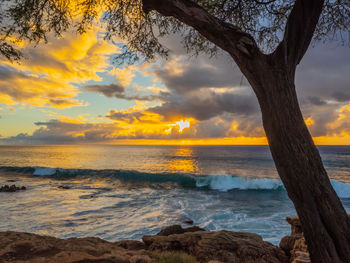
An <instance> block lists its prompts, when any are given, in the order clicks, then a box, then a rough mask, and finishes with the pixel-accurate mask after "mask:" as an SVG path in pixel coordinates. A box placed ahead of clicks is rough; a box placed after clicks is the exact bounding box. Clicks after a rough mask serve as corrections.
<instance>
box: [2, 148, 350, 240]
mask: <svg viewBox="0 0 350 263" xmlns="http://www.w3.org/2000/svg"><path fill="white" fill-rule="evenodd" d="M319 150H320V152H321V155H322V158H323V161H324V164H325V166H326V169H327V171H328V174H329V176H330V178H331V181H332V184H333V186H334V188H335V190H336V191H337V193H338V195H339V197H340V198H341V200H342V202H343V205H344V207H345V208H346V209H347V211H350V147H349V146H319ZM4 184H16V185H17V186H26V187H27V190H26V191H18V192H15V193H4V192H0V231H7V230H11V231H25V232H32V233H36V234H42V235H51V236H55V237H60V238H69V237H85V236H96V237H101V238H104V239H106V240H108V241H117V240H123V239H141V238H142V236H144V235H150V234H155V233H157V232H158V231H159V230H160V229H162V228H164V227H165V226H168V225H171V224H182V225H183V226H186V223H184V221H185V220H186V219H191V220H193V221H194V224H195V225H198V226H200V227H203V228H205V229H208V230H219V229H227V230H232V231H241V232H254V233H258V234H260V235H261V236H262V237H263V238H264V240H266V241H269V242H271V243H273V244H278V243H279V241H280V239H281V238H282V237H283V236H285V235H288V234H289V233H290V227H289V225H288V223H287V222H286V221H285V218H286V216H295V215H296V212H295V209H294V207H293V204H292V202H291V201H290V199H289V198H288V195H287V193H286V191H285V189H284V187H283V185H282V183H281V181H280V179H279V178H278V175H277V172H276V169H275V167H274V163H273V161H272V158H271V154H270V152H269V149H268V147H267V146H116V145H113V146H112V145H94V146H0V185H4Z"/></svg>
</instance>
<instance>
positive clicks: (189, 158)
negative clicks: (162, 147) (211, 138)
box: [168, 147, 198, 173]
mask: <svg viewBox="0 0 350 263" xmlns="http://www.w3.org/2000/svg"><path fill="white" fill-rule="evenodd" d="M175 156H176V158H175V159H173V160H170V162H169V165H168V169H169V170H171V171H174V172H182V173H193V172H195V171H197V170H198V167H197V165H196V163H195V162H194V161H193V149H192V148H187V147H186V148H177V149H176V152H175Z"/></svg>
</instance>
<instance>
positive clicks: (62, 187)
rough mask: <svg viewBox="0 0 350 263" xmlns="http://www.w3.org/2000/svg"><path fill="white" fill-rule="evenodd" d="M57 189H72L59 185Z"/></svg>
mask: <svg viewBox="0 0 350 263" xmlns="http://www.w3.org/2000/svg"><path fill="white" fill-rule="evenodd" d="M57 188H59V189H70V187H69V186H68V185H59V186H57Z"/></svg>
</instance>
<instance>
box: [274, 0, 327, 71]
mask: <svg viewBox="0 0 350 263" xmlns="http://www.w3.org/2000/svg"><path fill="white" fill-rule="evenodd" d="M323 4H324V0H296V1H295V4H294V7H293V9H292V11H291V13H290V15H289V17H288V21H287V24H286V27H285V32H284V37H283V40H282V41H281V43H280V44H279V46H278V47H277V49H276V51H275V52H274V54H273V55H277V56H278V57H280V56H282V57H283V62H284V64H285V65H288V66H291V69H292V70H293V71H294V70H295V67H296V65H298V64H299V63H300V61H301V59H302V58H303V56H304V55H305V53H306V50H307V49H308V47H309V45H310V42H311V40H312V37H313V34H314V32H315V29H316V26H317V23H318V20H319V18H320V15H321V13H322V9H323Z"/></svg>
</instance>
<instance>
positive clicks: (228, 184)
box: [0, 166, 350, 198]
mask: <svg viewBox="0 0 350 263" xmlns="http://www.w3.org/2000/svg"><path fill="white" fill-rule="evenodd" d="M0 171H3V172H6V171H7V172H15V173H24V174H30V175H33V176H49V177H53V178H57V179H67V180H69V179H70V178H75V177H102V178H103V177H106V178H113V179H116V180H120V181H121V182H126V183H146V184H150V185H152V184H159V183H175V184H177V185H179V186H181V187H190V188H207V189H211V190H217V191H222V192H227V191H231V190H242V191H244V190H247V191H248V190H265V191H275V190H285V188H284V186H283V184H282V181H281V180H280V179H277V178H248V177H240V176H232V175H227V174H224V175H203V176H196V175H192V174H180V173H173V174H172V173H162V174H155V173H143V172H138V171H126V170H92V169H60V168H48V167H5V166H2V167H1V166H0ZM331 183H332V186H333V188H334V190H335V191H336V192H337V194H338V196H339V197H340V198H350V183H344V182H340V181H336V180H331Z"/></svg>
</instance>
